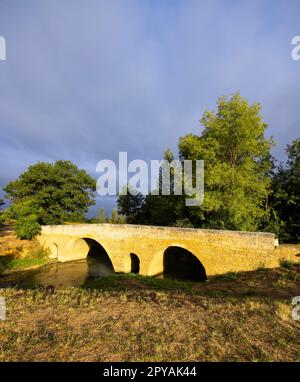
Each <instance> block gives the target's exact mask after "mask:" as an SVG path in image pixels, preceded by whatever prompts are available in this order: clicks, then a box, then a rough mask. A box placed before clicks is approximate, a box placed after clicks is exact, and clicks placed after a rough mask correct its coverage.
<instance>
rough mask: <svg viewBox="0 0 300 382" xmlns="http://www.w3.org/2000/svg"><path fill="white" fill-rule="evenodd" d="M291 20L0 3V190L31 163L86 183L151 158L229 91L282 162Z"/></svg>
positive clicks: (192, 10)
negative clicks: (79, 175) (258, 107)
mask: <svg viewBox="0 0 300 382" xmlns="http://www.w3.org/2000/svg"><path fill="white" fill-rule="evenodd" d="M299 14H300V3H299V1H298V0H295V1H292V0H291V1H289V2H288V3H287V2H285V1H266V0H265V1H252V0H251V1H250V0H249V1H245V2H235V1H225V0H224V1H189V0H185V1H176V0H174V1H137V0H136V1H129V0H128V1H127V0H119V1H114V0H112V1H99V0H97V1H92V0H90V1H88V2H85V1H83V0H81V1H72V2H71V1H68V0H51V1H50V0H48V1H46V0H45V1H43V2H41V1H38V0H36V1H34V0H32V1H31V0H28V1H26V2H24V1H21V0H2V1H1V4H0V35H2V36H4V37H5V38H6V42H7V61H2V62H0V129H1V137H0V160H1V164H2V165H1V172H0V186H3V185H4V184H6V183H7V182H8V181H9V180H11V179H14V178H15V177H16V176H17V175H18V174H19V173H20V172H21V171H23V170H25V169H26V167H27V166H28V165H29V164H31V163H34V162H36V161H38V160H45V161H53V160H56V159H60V158H62V159H71V160H72V161H74V162H75V163H76V164H77V165H79V166H81V167H84V168H86V169H87V170H88V171H90V172H91V173H93V174H95V167H96V163H97V161H98V160H100V159H106V158H107V159H114V160H116V159H117V157H118V152H119V151H127V152H128V156H129V158H131V159H135V158H139V159H145V160H147V161H149V160H150V159H158V158H160V157H161V155H162V152H163V151H164V149H165V148H167V147H171V148H173V149H176V145H177V141H178V138H179V136H181V135H183V134H186V133H189V132H199V131H200V128H201V127H200V125H199V122H198V120H199V118H200V117H201V115H202V113H203V111H204V110H205V109H207V108H213V107H215V101H216V98H217V97H219V96H220V95H223V94H229V93H232V92H234V91H236V90H240V92H241V94H242V95H244V96H246V97H247V98H248V99H249V100H250V101H251V102H254V101H259V102H261V103H262V105H263V115H264V117H265V120H266V122H268V123H269V134H270V135H273V136H274V138H275V140H276V141H277V142H278V146H277V148H275V149H274V154H275V155H276V156H277V157H278V158H283V155H284V154H283V153H284V147H285V145H286V144H287V143H289V142H290V141H291V140H293V139H295V138H297V137H298V136H299V122H300V108H299V105H298V104H299V96H300V88H299V83H300V63H299V61H292V59H291V49H292V46H291V39H292V37H293V36H294V35H299V34H300V27H299V21H298V20H299ZM101 203H104V204H105V203H106V204H107V206H108V209H111V207H112V202H111V199H110V201H109V202H108V201H107V202H105V200H102V199H101V200H100V199H99V202H98V203H97V205H99V204H101Z"/></svg>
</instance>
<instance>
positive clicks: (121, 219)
mask: <svg viewBox="0 0 300 382" xmlns="http://www.w3.org/2000/svg"><path fill="white" fill-rule="evenodd" d="M108 222H109V223H110V224H125V223H126V216H124V215H119V213H118V210H117V208H114V209H113V210H112V214H111V216H110V218H109V219H108Z"/></svg>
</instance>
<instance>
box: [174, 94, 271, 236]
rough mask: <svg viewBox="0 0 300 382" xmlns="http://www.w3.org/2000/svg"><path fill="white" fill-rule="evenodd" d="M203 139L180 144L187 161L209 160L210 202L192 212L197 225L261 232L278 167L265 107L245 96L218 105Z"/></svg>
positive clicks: (192, 138) (207, 194)
mask: <svg viewBox="0 0 300 382" xmlns="http://www.w3.org/2000/svg"><path fill="white" fill-rule="evenodd" d="M201 123H202V124H203V126H204V130H203V132H202V134H201V135H200V136H197V135H193V134H189V135H186V136H184V137H182V138H181V139H180V141H179V152H180V157H181V159H190V160H196V159H203V160H204V161H205V165H204V166H205V198H204V203H203V204H202V205H201V206H200V207H197V208H191V209H190V214H191V216H192V220H193V223H194V224H195V225H198V226H202V227H207V228H216V229H234V230H254V231H255V230H257V229H258V228H259V226H260V224H261V221H262V220H263V219H264V216H265V214H266V197H267V195H268V193H269V190H270V183H271V179H270V175H269V172H270V168H271V165H272V162H271V157H270V148H271V146H272V144H273V142H272V140H271V139H266V138H265V137H264V133H265V130H266V127H267V125H266V124H265V123H264V122H263V120H262V117H261V114H260V105H259V104H254V105H249V104H248V102H247V100H245V99H243V98H242V97H241V96H240V94H239V93H236V94H234V95H233V96H232V97H231V98H226V97H221V98H219V100H218V110H217V112H210V111H207V112H205V113H204V115H203V118H202V119H201Z"/></svg>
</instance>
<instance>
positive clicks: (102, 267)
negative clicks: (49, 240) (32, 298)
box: [0, 256, 114, 288]
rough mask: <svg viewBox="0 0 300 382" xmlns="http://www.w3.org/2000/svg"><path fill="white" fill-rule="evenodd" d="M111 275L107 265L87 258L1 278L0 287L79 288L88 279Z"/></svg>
mask: <svg viewBox="0 0 300 382" xmlns="http://www.w3.org/2000/svg"><path fill="white" fill-rule="evenodd" d="M113 273H114V271H113V269H112V268H111V267H110V266H109V265H107V264H105V263H103V262H101V261H99V260H98V259H96V258H94V257H90V256H88V258H87V259H85V260H78V261H72V262H67V263H55V264H48V265H45V266H43V267H41V268H38V269H33V270H28V271H22V272H16V273H14V274H11V275H5V276H2V277H1V278H0V287H1V288H5V287H9V286H17V287H20V288H34V287H38V286H49V285H51V286H53V287H55V288H66V287H80V286H82V285H83V284H84V283H85V282H86V280H88V279H89V280H90V279H97V278H99V277H103V276H108V275H111V274H113Z"/></svg>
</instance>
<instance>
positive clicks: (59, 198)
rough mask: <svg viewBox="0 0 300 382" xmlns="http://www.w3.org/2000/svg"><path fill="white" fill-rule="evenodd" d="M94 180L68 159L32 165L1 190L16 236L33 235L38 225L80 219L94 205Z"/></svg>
mask: <svg viewBox="0 0 300 382" xmlns="http://www.w3.org/2000/svg"><path fill="white" fill-rule="evenodd" d="M95 189H96V182H95V180H94V179H93V178H92V177H90V176H89V175H88V174H87V172H86V171H85V170H79V169H78V168H77V167H76V166H75V165H74V164H73V163H71V162H70V161H62V160H61V161H57V162H55V163H54V164H51V163H43V162H39V163H37V164H35V165H32V166H30V167H29V168H28V170H27V171H25V172H24V173H23V174H21V175H20V176H19V178H18V179H17V180H15V181H13V182H10V183H9V184H8V185H7V186H6V187H5V188H4V191H5V192H6V193H7V197H8V198H9V199H11V206H10V207H9V214H10V216H11V217H13V218H15V219H17V221H18V222H17V235H18V237H20V238H26V239H29V238H32V237H34V236H35V235H37V234H38V233H39V231H40V227H39V226H40V225H41V224H62V223H63V222H65V221H83V220H84V214H85V213H86V212H87V210H88V208H89V207H90V206H91V205H92V204H94V192H95Z"/></svg>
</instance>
